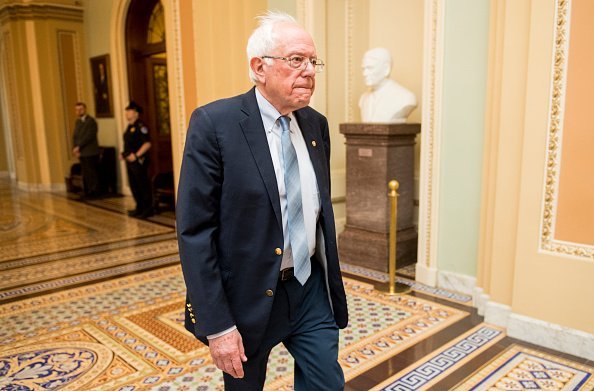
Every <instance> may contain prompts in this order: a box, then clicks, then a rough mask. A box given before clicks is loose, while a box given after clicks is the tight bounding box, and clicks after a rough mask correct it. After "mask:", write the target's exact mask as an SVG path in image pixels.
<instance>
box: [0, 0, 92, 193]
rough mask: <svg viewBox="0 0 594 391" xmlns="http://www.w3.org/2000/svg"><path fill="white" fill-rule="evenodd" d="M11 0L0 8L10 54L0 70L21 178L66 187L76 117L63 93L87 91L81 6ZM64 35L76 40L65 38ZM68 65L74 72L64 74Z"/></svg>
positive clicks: (24, 182) (29, 183) (30, 184)
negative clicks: (72, 123)
mask: <svg viewBox="0 0 594 391" xmlns="http://www.w3.org/2000/svg"><path fill="white" fill-rule="evenodd" d="M5 3H6V2H5ZM12 3H13V4H19V6H18V7H11V8H8V7H7V8H2V9H0V21H1V22H0V23H1V25H2V32H3V37H2V39H3V50H5V51H6V54H7V55H8V57H5V58H3V59H2V61H3V63H2V67H1V69H2V73H3V75H2V80H3V83H4V86H3V88H5V93H6V95H5V98H6V101H7V105H6V106H7V107H6V110H7V111H6V112H4V115H5V116H8V117H9V121H8V123H10V126H11V129H9V130H7V131H10V132H11V139H12V140H13V151H14V152H15V171H16V177H17V180H18V183H19V185H20V186H21V187H25V188H31V189H52V188H56V187H58V188H59V187H63V186H64V185H63V184H64V174H65V173H66V172H67V171H68V168H69V166H70V162H71V158H70V150H69V139H70V137H71V136H70V134H71V133H70V125H69V123H70V120H71V118H70V117H68V115H69V114H68V111H65V110H64V108H65V104H66V103H67V102H66V101H65V100H64V99H63V98H64V96H65V94H64V92H65V90H69V91H70V92H72V94H71V95H73V96H82V95H83V93H82V92H81V91H80V90H81V89H82V83H81V82H79V80H81V78H82V76H81V72H82V71H81V70H80V67H79V65H78V64H80V55H81V53H82V48H83V43H82V38H81V37H82V9H81V7H79V6H78V5H76V4H75V3H76V2H75V1H74V0H72V1H65V0H64V1H55V2H43V4H40V3H41V2H12ZM65 35H68V37H70V38H72V39H70V40H69V41H68V40H64V39H63V38H64V36H65ZM66 41H68V42H69V44H67V43H66ZM65 45H69V46H65ZM64 69H71V72H69V73H68V74H65V72H64ZM72 70H74V74H72ZM70 87H71V88H70Z"/></svg>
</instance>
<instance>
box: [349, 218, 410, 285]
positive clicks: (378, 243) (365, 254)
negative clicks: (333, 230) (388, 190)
mask: <svg viewBox="0 0 594 391" xmlns="http://www.w3.org/2000/svg"><path fill="white" fill-rule="evenodd" d="M389 237H390V235H389V234H386V233H381V232H373V231H368V230H364V229H360V228H355V227H352V226H349V225H348V224H347V225H346V227H345V229H344V231H343V232H342V233H341V234H340V235H338V253H339V256H340V260H341V261H342V262H346V263H349V264H351V265H357V266H363V267H366V268H369V269H373V270H377V271H381V272H384V273H387V272H388V260H389V259H388V258H389V251H390V247H389ZM417 239H418V234H417V232H416V231H415V229H414V228H413V227H410V228H405V229H402V230H399V231H398V232H397V233H396V242H397V244H396V267H397V268H399V267H402V266H407V265H410V264H413V263H415V262H416V261H417Z"/></svg>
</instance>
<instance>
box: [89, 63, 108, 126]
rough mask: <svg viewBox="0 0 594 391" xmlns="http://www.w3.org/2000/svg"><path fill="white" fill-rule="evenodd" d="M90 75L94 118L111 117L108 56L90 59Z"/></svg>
mask: <svg viewBox="0 0 594 391" xmlns="http://www.w3.org/2000/svg"><path fill="white" fill-rule="evenodd" d="M91 75H92V77H93V97H94V99H95V116H96V117H98V118H106V117H113V100H112V92H111V72H110V70H109V54H104V55H102V56H97V57H92V58H91Z"/></svg>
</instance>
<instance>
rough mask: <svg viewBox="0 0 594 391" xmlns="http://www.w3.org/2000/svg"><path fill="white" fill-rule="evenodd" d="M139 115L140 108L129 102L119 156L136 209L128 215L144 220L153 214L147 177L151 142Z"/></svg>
mask: <svg viewBox="0 0 594 391" xmlns="http://www.w3.org/2000/svg"><path fill="white" fill-rule="evenodd" d="M140 114H142V107H140V106H139V105H138V104H137V103H136V102H134V101H131V102H130V104H129V105H128V106H126V120H127V121H128V127H127V128H126V132H125V133H124V151H123V152H122V155H121V156H122V159H124V160H126V169H127V172H128V181H129V183H130V189H131V190H132V195H133V196H134V200H135V201H136V209H134V210H129V211H128V215H129V216H132V217H138V218H140V219H145V218H147V217H150V216H152V215H153V214H154V211H153V193H152V190H151V182H150V179H149V175H148V166H149V153H148V152H149V149H150V148H151V141H150V135H149V131H148V128H147V127H146V125H145V124H144V123H143V122H142V121H141V120H140V119H139V118H138V117H139V115H140Z"/></svg>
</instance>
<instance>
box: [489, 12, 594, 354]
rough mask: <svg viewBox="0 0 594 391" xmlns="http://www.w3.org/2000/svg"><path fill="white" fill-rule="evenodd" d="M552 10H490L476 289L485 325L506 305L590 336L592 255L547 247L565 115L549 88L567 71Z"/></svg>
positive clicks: (592, 324) (593, 314)
mask: <svg viewBox="0 0 594 391" xmlns="http://www.w3.org/2000/svg"><path fill="white" fill-rule="evenodd" d="M555 3H556V2H547V3H546V4H545V3H543V2H519V3H518V2H516V1H511V0H508V1H494V2H493V3H492V12H491V15H492V17H491V26H492V28H491V53H490V66H489V80H490V81H489V91H490V95H489V96H488V99H487V121H486V139H485V140H486V141H485V160H484V184H483V203H482V208H483V210H484V212H483V216H482V217H483V218H482V229H481V246H480V252H479V275H478V279H477V282H478V286H479V287H481V288H483V289H484V292H485V293H486V294H487V296H488V298H489V300H490V302H489V303H487V305H486V310H485V312H486V316H487V321H489V320H490V319H499V318H497V311H498V309H501V308H503V307H505V308H508V309H509V311H510V312H511V314H512V315H514V314H515V315H520V316H522V315H523V316H526V317H529V318H531V319H537V320H539V321H544V322H546V323H548V324H555V325H560V326H562V327H568V328H571V329H576V330H581V331H585V332H588V333H593V332H594V312H593V311H589V310H587V309H589V308H591V298H592V297H594V285H593V284H592V283H591V281H592V280H594V262H592V257H591V255H587V253H585V252H581V253H580V252H575V253H574V254H565V253H563V252H561V251H557V250H554V249H552V250H550V249H549V250H547V249H545V248H543V244H542V243H543V236H544V231H543V227H545V226H546V224H545V216H546V214H545V213H544V212H543V200H545V202H546V200H547V199H550V194H548V191H547V183H549V182H550V178H549V177H548V176H547V167H549V166H550V164H548V160H547V154H546V151H547V143H549V145H553V146H554V145H555V143H553V144H551V143H550V141H551V140H552V137H553V136H554V134H555V132H554V131H552V129H551V128H550V127H549V126H550V123H549V120H550V119H551V118H554V113H555V112H557V111H558V109H559V107H555V106H556V104H558V102H557V101H556V100H555V99H553V100H552V99H551V91H552V88H553V90H554V91H555V92H556V93H558V92H560V91H561V90H557V89H555V83H554V79H553V75H554V74H557V75H562V74H563V73H564V71H563V65H562V62H560V61H557V63H556V64H557V65H555V66H553V64H552V58H553V50H554V49H555V40H554V35H553V33H554V32H555V28H556V24H555V21H554V11H555V5H556V4H555ZM557 58H563V56H557ZM553 70H554V71H555V73H553ZM555 96H557V95H555ZM555 102H557V103H555ZM551 122H552V123H553V125H551V126H554V121H551ZM549 168H552V169H553V170H555V167H554V166H552V167H549ZM575 175H579V173H571V174H570V176H571V177H572V179H571V180H577V179H578V178H576V177H575ZM571 180H570V181H571ZM568 255H569V256H568ZM501 305H503V307H501ZM499 320H501V319H499ZM524 337H530V332H529V331H528V332H526V334H525V335H524ZM547 342H549V341H546V340H543V341H540V343H542V344H546V343H547Z"/></svg>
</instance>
